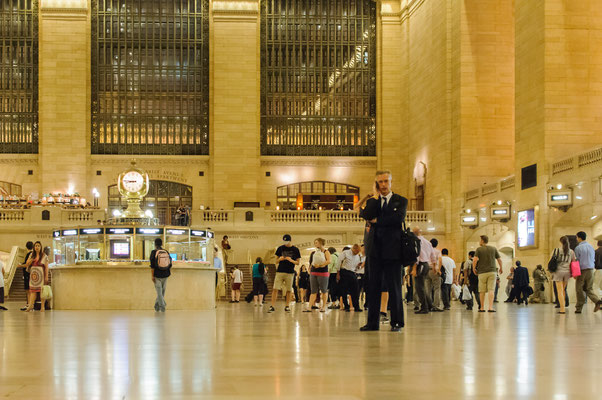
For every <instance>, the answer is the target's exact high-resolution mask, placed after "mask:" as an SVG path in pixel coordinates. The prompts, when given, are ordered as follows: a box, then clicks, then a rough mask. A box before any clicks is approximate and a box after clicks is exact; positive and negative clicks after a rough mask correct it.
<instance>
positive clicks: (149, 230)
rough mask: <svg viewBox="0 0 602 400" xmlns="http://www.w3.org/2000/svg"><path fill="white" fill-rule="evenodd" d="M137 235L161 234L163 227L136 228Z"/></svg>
mask: <svg viewBox="0 0 602 400" xmlns="http://www.w3.org/2000/svg"><path fill="white" fill-rule="evenodd" d="M136 234H138V235H163V228H136Z"/></svg>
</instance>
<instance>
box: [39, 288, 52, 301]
mask: <svg viewBox="0 0 602 400" xmlns="http://www.w3.org/2000/svg"><path fill="white" fill-rule="evenodd" d="M40 298H41V299H42V300H50V299H52V288H51V287H50V286H49V285H44V286H42V290H41V291H40Z"/></svg>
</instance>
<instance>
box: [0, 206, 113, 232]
mask: <svg viewBox="0 0 602 400" xmlns="http://www.w3.org/2000/svg"><path fill="white" fill-rule="evenodd" d="M104 219H105V212H104V210H100V209H68V208H61V207H56V206H32V207H30V208H0V226H8V225H10V226H19V225H20V226H32V227H36V226H40V227H41V226H44V227H46V226H47V227H49V228H59V227H69V226H75V225H87V224H96V222H97V221H98V220H100V221H104Z"/></svg>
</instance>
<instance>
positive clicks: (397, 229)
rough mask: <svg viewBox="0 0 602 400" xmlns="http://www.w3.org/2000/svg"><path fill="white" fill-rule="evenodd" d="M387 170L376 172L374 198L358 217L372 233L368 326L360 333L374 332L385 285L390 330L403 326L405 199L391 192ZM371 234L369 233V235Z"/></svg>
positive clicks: (377, 322)
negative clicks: (402, 239) (402, 283)
mask: <svg viewBox="0 0 602 400" xmlns="http://www.w3.org/2000/svg"><path fill="white" fill-rule="evenodd" d="M391 183H392V175H391V172H390V171H378V172H377V173H376V179H375V182H374V185H375V194H374V197H372V198H371V199H369V200H368V201H367V202H366V207H365V208H364V209H363V210H362V211H361V212H360V216H361V217H362V218H363V219H365V220H366V221H368V222H370V226H371V228H370V229H371V230H373V239H372V240H373V241H372V249H371V250H370V253H369V254H368V255H367V258H368V259H369V263H368V264H369V266H370V267H369V269H368V270H367V271H366V273H367V274H369V277H368V278H369V279H368V290H367V294H368V297H369V299H370V304H369V306H368V323H367V324H366V325H365V326H363V327H362V328H360V330H361V331H377V330H378V328H379V321H380V299H381V296H380V294H381V287H382V286H381V285H382V281H383V278H384V281H385V282H387V288H388V291H389V299H390V300H389V302H390V304H391V330H392V331H393V332H399V331H400V330H401V328H402V327H403V325H404V320H403V304H402V298H401V278H402V268H403V266H402V255H401V228H402V224H403V222H404V221H405V217H406V210H407V208H408V199H406V198H405V197H402V196H400V195H398V194H395V193H393V192H392V191H391ZM371 234H372V232H371Z"/></svg>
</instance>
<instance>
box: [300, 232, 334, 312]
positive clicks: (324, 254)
mask: <svg viewBox="0 0 602 400" xmlns="http://www.w3.org/2000/svg"><path fill="white" fill-rule="evenodd" d="M325 244H326V241H325V240H324V239H322V238H317V239H316V240H314V246H316V251H315V252H314V253H313V257H312V260H311V270H310V274H311V275H310V277H309V283H310V286H311V295H310V296H309V305H308V307H307V309H306V310H305V311H304V312H311V310H312V308H313V307H314V305H315V303H316V297H317V296H318V291H319V292H320V299H321V306H320V307H319V308H320V311H321V312H325V311H326V306H327V305H328V277H329V275H330V274H329V273H328V264H330V252H329V251H328V250H327V249H326V248H325V247H324V245H325Z"/></svg>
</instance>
